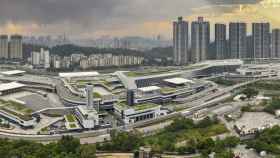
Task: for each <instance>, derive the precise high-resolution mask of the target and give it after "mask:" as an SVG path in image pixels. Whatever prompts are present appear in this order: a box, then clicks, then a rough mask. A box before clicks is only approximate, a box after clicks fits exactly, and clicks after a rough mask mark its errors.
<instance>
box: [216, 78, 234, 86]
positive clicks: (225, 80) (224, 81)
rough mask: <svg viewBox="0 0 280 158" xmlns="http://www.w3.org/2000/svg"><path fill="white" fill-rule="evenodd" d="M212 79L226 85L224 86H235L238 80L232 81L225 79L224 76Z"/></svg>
mask: <svg viewBox="0 0 280 158" xmlns="http://www.w3.org/2000/svg"><path fill="white" fill-rule="evenodd" d="M210 81H213V82H215V83H216V84H219V85H224V86H233V85H235V84H236V82H234V81H231V80H227V79H224V78H222V77H219V78H214V79H211V80H210Z"/></svg>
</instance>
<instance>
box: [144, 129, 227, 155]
mask: <svg viewBox="0 0 280 158" xmlns="http://www.w3.org/2000/svg"><path fill="white" fill-rule="evenodd" d="M227 132H228V129H227V128H226V127H225V125H224V124H214V125H211V126H209V127H206V128H193V129H183V130H179V131H176V132H166V131H162V132H160V133H159V134H156V135H153V136H148V137H146V138H144V144H146V145H148V146H151V147H152V148H153V149H155V150H158V151H160V150H162V149H168V148H169V147H166V146H165V145H164V144H170V142H171V144H173V145H174V146H175V147H176V146H177V147H178V144H181V143H182V142H184V143H183V144H187V145H190V146H191V145H192V144H191V143H192V140H201V139H206V138H209V137H212V136H217V135H220V134H224V133H227ZM166 142H169V143H166ZM172 142H173V143H172ZM188 143H189V144H188Z"/></svg>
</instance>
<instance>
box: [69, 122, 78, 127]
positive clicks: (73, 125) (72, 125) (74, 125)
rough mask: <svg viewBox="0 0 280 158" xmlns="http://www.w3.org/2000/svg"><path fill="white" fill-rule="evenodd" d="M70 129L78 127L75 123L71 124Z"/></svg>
mask: <svg viewBox="0 0 280 158" xmlns="http://www.w3.org/2000/svg"><path fill="white" fill-rule="evenodd" d="M69 127H70V128H77V125H76V124H74V123H71V124H69Z"/></svg>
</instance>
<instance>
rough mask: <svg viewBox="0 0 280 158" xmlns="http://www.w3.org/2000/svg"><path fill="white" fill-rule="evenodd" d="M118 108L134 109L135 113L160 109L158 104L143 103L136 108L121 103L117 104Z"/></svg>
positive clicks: (135, 106)
mask: <svg viewBox="0 0 280 158" xmlns="http://www.w3.org/2000/svg"><path fill="white" fill-rule="evenodd" d="M117 106H119V107H121V108H123V109H129V108H132V109H134V110H135V111H141V110H145V109H150V108H155V107H158V106H160V105H158V104H154V103H142V104H136V105H134V106H128V105H127V104H126V102H119V103H118V104H117Z"/></svg>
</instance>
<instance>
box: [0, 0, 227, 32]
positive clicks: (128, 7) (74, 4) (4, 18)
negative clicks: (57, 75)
mask: <svg viewBox="0 0 280 158" xmlns="http://www.w3.org/2000/svg"><path fill="white" fill-rule="evenodd" d="M214 1H221V0H0V25H1V24H2V25H3V24H6V23H7V22H13V23H16V24H28V23H31V22H33V23H36V24H39V25H42V26H49V27H52V28H53V26H59V27H60V28H57V30H64V28H63V27H65V30H72V31H82V30H88V31H97V30H99V29H103V30H104V29H105V30H106V29H114V28H118V27H124V26H128V25H131V24H137V23H141V22H143V21H153V20H172V19H175V18H176V16H180V15H183V16H185V15H188V14H190V12H191V9H192V8H193V7H198V6H201V5H202V4H207V3H214ZM225 1H228V0H225ZM63 23H67V24H68V25H67V26H63V25H62V24H63Z"/></svg>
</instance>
